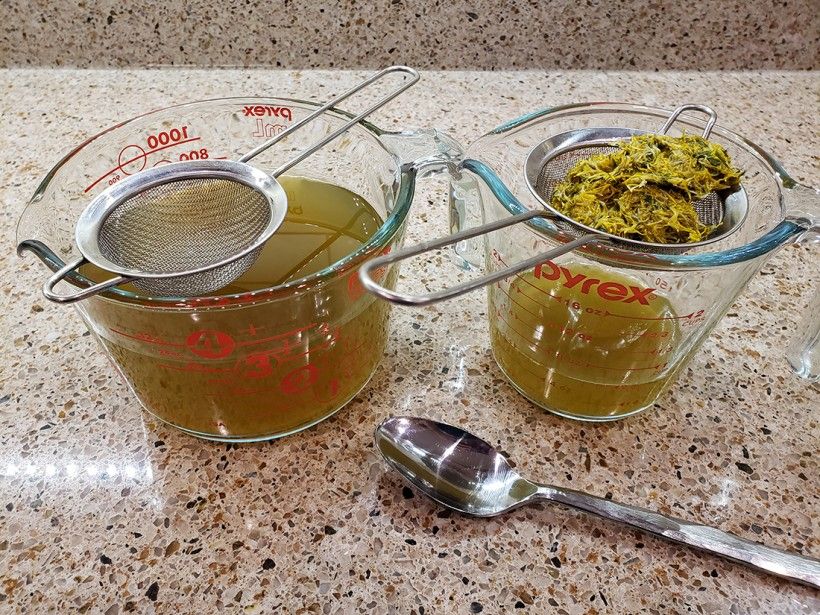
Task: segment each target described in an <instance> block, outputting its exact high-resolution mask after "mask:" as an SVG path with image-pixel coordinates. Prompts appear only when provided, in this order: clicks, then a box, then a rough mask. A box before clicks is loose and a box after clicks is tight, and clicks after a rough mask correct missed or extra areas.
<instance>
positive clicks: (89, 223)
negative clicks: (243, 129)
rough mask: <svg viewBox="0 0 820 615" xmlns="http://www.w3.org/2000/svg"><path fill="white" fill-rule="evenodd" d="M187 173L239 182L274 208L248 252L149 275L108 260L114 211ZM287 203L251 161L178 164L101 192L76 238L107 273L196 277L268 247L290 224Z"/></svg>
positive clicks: (280, 190)
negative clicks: (107, 230)
mask: <svg viewBox="0 0 820 615" xmlns="http://www.w3.org/2000/svg"><path fill="white" fill-rule="evenodd" d="M182 174H184V176H185V178H186V179H194V178H197V179H224V180H228V181H235V182H238V183H241V184H244V185H246V186H248V187H249V188H252V189H254V190H257V191H258V192H260V193H262V194H263V195H264V196H265V197H266V198H267V200H268V203H269V205H270V212H271V216H270V220H269V221H268V224H267V226H266V227H265V228H264V229H263V230H262V232H260V233H259V235H258V237H257V238H256V239H255V240H254V241H253V242H252V243H251V244H249V245H248V246H247V247H245V248H244V249H243V250H242V251H240V252H236V253H234V254H232V255H231V256H229V257H226V258H224V259H221V260H219V261H215V262H212V263H208V264H206V265H203V266H201V267H197V268H195V269H187V270H185V271H181V272H177V271H172V272H164V273H156V272H147V271H143V270H139V269H132V268H129V267H123V266H121V265H119V264H117V263H114V262H112V261H111V260H109V259H108V258H106V257H105V256H104V255H103V254H102V252H101V251H100V248H99V242H98V239H99V236H100V228H101V227H102V225H103V224H104V223H105V220H106V218H107V216H108V215H109V214H110V213H111V212H112V211H113V209H114V208H115V207H117V206H118V205H119V204H120V203H121V202H122V201H123V200H124V199H126V198H128V197H130V196H133V195H134V194H135V193H137V192H141V191H143V190H147V189H149V188H154V187H156V186H160V185H162V184H167V183H170V182H173V181H178V180H179V178H180V177H181V176H182ZM287 202H288V199H287V194H286V193H285V190H284V188H282V186H281V184H279V182H278V181H276V179H274V178H273V177H271V176H270V175H268V174H267V173H265V172H264V171H262V170H260V169H257V168H255V167H252V166H250V165H249V164H247V163H241V162H236V161H232V160H194V161H186V162H174V163H170V164H164V165H162V166H159V167H154V168H153V169H148V170H145V171H141V172H140V173H138V174H136V175H132V176H130V177H128V178H126V179H124V180H122V181H120V182H117V183H116V184H114V185H113V186H111V187H110V188H108V189H107V190H105V191H103V192H102V193H100V194H99V195H98V196H97V197H96V198H95V199H94V200H93V201H91V203H89V204H88V206H87V207H86V208H85V209H84V210H83V212H82V214H80V217H79V218H78V219H77V225H76V228H75V234H74V240H75V242H76V244H77V248H78V249H79V251H80V253H81V254H82V255H83V256H84V257H85V258H86V259H88V261H89V262H91V263H93V264H94V265H96V266H97V267H100V268H101V269H105V270H107V271H111V272H112V273H116V274H118V275H121V276H126V277H132V278H150V279H160V278H175V277H180V276H185V275H193V274H197V273H203V272H206V271H210V270H212V269H216V268H218V267H222V266H224V265H228V264H230V263H232V262H234V261H236V260H239V259H240V258H242V257H243V256H247V255H248V254H250V253H251V252H253V251H254V250H257V249H259V248H260V247H262V245H263V244H264V243H265V242H266V241H267V240H268V239H270V237H271V236H272V235H273V233H275V232H276V230H277V229H278V228H279V227H280V226H281V224H282V222H283V221H284V220H285V215H286V214H287V210H288V205H287Z"/></svg>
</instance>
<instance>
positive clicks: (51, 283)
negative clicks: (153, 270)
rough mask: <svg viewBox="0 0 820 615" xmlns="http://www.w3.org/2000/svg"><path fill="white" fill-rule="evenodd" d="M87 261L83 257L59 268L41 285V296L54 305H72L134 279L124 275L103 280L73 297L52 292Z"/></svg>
mask: <svg viewBox="0 0 820 615" xmlns="http://www.w3.org/2000/svg"><path fill="white" fill-rule="evenodd" d="M87 263H88V260H87V259H86V258H85V257H81V258H78V259H77V260H74V261H71V262H69V263H68V264H66V265H65V266H63V267H61V268H60V269H58V270H57V271H55V272H54V274H53V275H52V276H51V277H50V278H49V279H48V280H47V281H46V283H45V284H44V285H43V295H45V297H46V299H48V300H49V301H54V302H55V303H74V302H75V301H80V300H82V299H87V298H88V297H91V296H93V295H96V294H97V293H100V292H102V291H104V290H107V289H109V288H111V287H113V286H117V285H119V284H126V283H128V282H131V281H133V280H134V279H135V278H133V277H128V276H124V275H118V276H115V277H113V278H111V279H110V280H105V281H103V282H99V283H97V284H94V285H92V286H89V287H88V288H84V289H82V290H80V291H78V292H76V293H74V294H73V295H61V294H59V293H56V292H54V287H55V286H57V284H59V283H60V282H61V281H62V280H63V279H64V278H65V277H66V276H68V275H69V274H70V273H73V272H74V271H75V270H76V269H78V268H80V267H82V266H83V265H85V264H87Z"/></svg>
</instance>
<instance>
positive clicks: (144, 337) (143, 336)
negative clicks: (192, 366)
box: [110, 329, 185, 347]
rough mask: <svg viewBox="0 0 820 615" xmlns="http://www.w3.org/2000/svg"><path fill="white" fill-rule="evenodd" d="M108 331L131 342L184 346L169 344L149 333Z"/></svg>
mask: <svg viewBox="0 0 820 615" xmlns="http://www.w3.org/2000/svg"><path fill="white" fill-rule="evenodd" d="M110 331H111V332H112V333H116V334H117V335H122V336H123V337H128V338H130V339H132V340H138V341H140V342H148V343H149V344H157V345H159V346H178V347H182V346H185V344H175V343H174V342H169V341H168V340H164V339H162V338H161V337H158V336H156V335H151V334H150V333H126V332H125V331H120V330H119V329H110Z"/></svg>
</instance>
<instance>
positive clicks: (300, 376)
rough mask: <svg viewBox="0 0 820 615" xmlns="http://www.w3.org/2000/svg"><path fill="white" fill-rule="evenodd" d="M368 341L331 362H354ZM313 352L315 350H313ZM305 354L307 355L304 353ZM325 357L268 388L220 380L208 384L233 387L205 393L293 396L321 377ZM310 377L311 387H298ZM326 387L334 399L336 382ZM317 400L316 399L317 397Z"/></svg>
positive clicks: (335, 357) (305, 389)
mask: <svg viewBox="0 0 820 615" xmlns="http://www.w3.org/2000/svg"><path fill="white" fill-rule="evenodd" d="M367 343H368V341H367V340H365V341H363V342H362V343H361V344H359V345H358V346H356V347H354V348H351V349H349V350H346V351H345V352H343V353H341V354H340V355H337V356H334V357H333V361H334V364H336V365H343V361H344V359H352V360H355V359H356V357H357V356H359V355H358V353H359V351H360V350H361V349H362V348H363V347H364V346H365V345H367ZM314 350H315V349H314ZM305 354H307V353H305ZM326 358H327V356H326V355H321V356H320V357H319V361H318V362H317V363H306V364H303V365H301V366H298V367H295V368H294V369H293V370H291V371H290V372H288V373H287V374H285V375H284V376H283V377H282V380H281V381H280V382H279V383H277V384H273V385H270V386H263V387H252V386H238V385H237V382H236V379H235V378H231V379H222V380H209V381H208V382H209V383H212V384H230V385H233V386H229V387H226V388H224V389H222V390H217V391H212V392H208V393H206V395H207V396H208V397H247V396H249V395H259V394H262V393H275V392H282V393H285V394H287V395H295V394H297V393H302V392H305V391H307V390H310V388H311V387H312V386H313V384H316V382H317V381H318V379H319V377H321V374H322V371H321V369H320V368H321V367H322V364H323V363H324V360H326ZM340 373H341V375H342V376H347V377H349V376H350V373H349V372H348V373H345V372H344V370H342V371H341V372H340ZM308 376H310V377H311V379H312V380H311V385H310V386H303V387H301V388H300V387H299V385H300V383H301V384H304V383H305V382H306V380H307V377H308ZM328 386H331V387H335V388H336V392H335V393H334V394H333V397H335V395H336V393H338V381H337V379H334V380H332V381H330V382H329V383H328ZM314 397H316V392H315V391H314ZM333 397H330V398H326V399H324V400H322V401H328V400H330V399H333ZM317 399H318V397H317Z"/></svg>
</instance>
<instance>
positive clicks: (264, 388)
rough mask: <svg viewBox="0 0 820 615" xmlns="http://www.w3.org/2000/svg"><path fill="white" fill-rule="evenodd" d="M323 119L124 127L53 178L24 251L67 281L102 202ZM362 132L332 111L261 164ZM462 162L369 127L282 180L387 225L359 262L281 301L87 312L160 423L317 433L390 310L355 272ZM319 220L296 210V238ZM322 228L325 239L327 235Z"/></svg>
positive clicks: (307, 279) (102, 306)
mask: <svg viewBox="0 0 820 615" xmlns="http://www.w3.org/2000/svg"><path fill="white" fill-rule="evenodd" d="M317 108H318V105H316V104H314V103H309V102H304V101H298V100H291V99H277V98H264V99H260V98H229V99H218V100H211V101H204V102H196V103H191V104H184V105H179V106H174V107H169V108H166V109H160V110H157V111H153V112H151V113H148V114H145V115H142V116H139V117H136V118H134V119H131V120H128V121H126V122H123V123H122V124H119V125H117V126H114V127H112V128H110V129H109V130H106V131H104V132H102V133H100V134H98V135H96V136H94V137H92V138H90V139H89V140H87V141H86V142H85V143H83V144H81V145H80V146H79V147H77V148H76V149H75V150H74V151H72V152H71V153H70V154H69V155H67V156H66V157H65V158H64V159H63V160H62V161H60V162H59V163H58V164H57V166H55V167H54V168H53V169H52V170H51V171H50V172H49V173H48V175H47V176H46V177H45V179H44V180H43V181H42V183H41V184H40V186H39V187H38V188H37V190H36V193H35V195H34V197H33V198H32V199H31V202H30V203H29V205H28V207H27V208H26V210H25V211H24V213H23V215H22V217H21V219H20V221H19V224H18V228H17V239H18V243H19V248H20V250H21V251H31V252H34V253H35V254H36V255H37V256H38V257H39V258H40V259H41V260H42V261H43V262H44V263H46V264H47V265H48V267H49V268H50V269H51V270H52V271H56V270H58V269H59V268H61V267H62V266H63V265H64V264H65V263H66V262H69V261H70V260H72V259H74V258H76V257H77V256H78V253H77V249H76V246H75V244H74V238H73V233H74V225H75V222H76V218H77V216H78V215H79V213H80V212H81V211H82V210H83V208H84V207H85V206H86V204H87V203H88V202H89V201H90V200H91V199H92V198H93V197H94V196H95V195H96V194H97V193H98V192H100V191H101V190H103V189H104V188H106V187H108V186H109V185H112V184H113V183H116V182H118V181H121V180H122V179H123V178H124V177H127V176H129V175H132V174H133V173H136V172H139V171H141V170H142V169H145V168H150V167H153V166H156V165H160V164H164V163H167V162H172V161H178V160H198V159H205V158H210V159H213V158H217V159H223V158H224V159H236V158H237V157H238V156H239V155H241V154H242V153H243V152H247V151H250V150H251V149H252V148H253V147H255V146H256V145H258V144H259V143H261V142H263V141H266V140H267V139H269V138H270V137H271V136H273V135H275V134H278V133H279V132H281V131H283V130H285V128H286V127H287V126H289V125H290V124H291V123H295V122H297V121H299V120H300V119H301V118H304V117H306V116H307V115H309V114H310V113H311V112H313V111H315V110H316V109H317ZM350 117H352V115H351V114H347V113H344V112H341V111H328V112H326V113H324V114H322V115H321V116H320V117H319V118H318V119H317V120H315V121H314V122H312V123H311V124H310V125H309V127H305V128H304V129H303V130H300V131H299V132H297V133H294V134H293V135H292V136H290V137H288V138H286V139H285V140H283V141H282V142H280V143H279V144H278V145H277V147H276V148H272V149H271V150H268V151H266V152H265V153H264V154H260V155H259V156H258V157H257V158H256V159H255V160H254V164H255V165H256V166H258V167H259V168H261V169H273V168H277V166H278V165H279V164H281V163H282V162H284V161H287V160H290V159H292V158H294V156H295V155H298V153H299V152H300V151H302V150H304V149H305V148H306V147H308V146H309V145H310V144H312V143H315V142H317V141H318V140H320V139H321V138H323V137H324V136H326V135H328V134H330V133H331V132H333V131H334V130H336V129H337V128H339V127H341V126H342V125H343V124H344V123H345V122H346V121H348V120H349V119H350ZM459 153H460V152H459V151H458V150H457V148H456V147H455V145H454V144H453V143H452V142H451V141H450V140H449V139H447V138H446V137H443V136H441V135H439V133H436V132H435V131H420V132H417V133H385V132H383V131H381V130H380V129H378V128H377V127H375V126H373V125H372V124H366V123H362V124H359V125H356V126H354V127H353V128H351V129H350V130H349V131H348V132H347V133H346V134H345V135H343V136H342V137H341V138H339V139H338V140H337V141H335V142H334V143H333V144H331V145H329V146H326V147H325V148H323V149H321V150H319V151H318V152H316V153H314V154H313V155H312V156H311V157H309V158H307V159H305V160H303V161H302V162H300V163H299V164H298V165H296V166H295V167H293V168H292V169H291V170H290V171H289V173H288V174H287V175H285V176H283V177H282V183H283V185H284V186H285V188H286V190H287V189H288V187H289V186H293V185H295V184H298V183H299V182H305V181H310V180H319V181H323V182H327V183H328V184H333V185H335V186H339V187H341V188H344V189H346V190H348V191H350V192H352V193H354V194H355V195H357V197H358V198H361V199H362V200H363V201H365V202H366V203H367V204H369V205H370V206H371V207H372V208H373V210H375V212H376V213H377V214H378V216H379V218H381V220H382V221H383V223H382V224H381V226H380V227H378V229H377V230H376V231H375V232H374V233H373V234H372V235H370V236H369V238H367V239H366V241H364V242H363V243H362V245H360V247H358V248H357V249H355V250H354V251H352V252H350V253H347V254H343V255H341V257H340V258H339V259H338V260H335V261H332V260H329V261H328V262H322V263H321V264H320V266H319V268H318V270H315V271H313V272H312V273H310V274H309V275H306V276H304V277H300V278H298V279H291V280H290V281H288V282H287V283H285V284H282V285H279V286H275V287H272V288H265V287H262V288H259V289H258V290H252V291H250V292H244V293H236V294H231V295H223V296H207V297H196V298H190V297H169V298H150V297H147V296H143V295H140V294H139V292H138V291H137V290H136V289H129V288H127V287H124V288H122V289H120V288H112V289H110V290H108V291H106V292H105V294H103V295H99V296H95V297H92V298H90V299H88V300H86V301H84V302H82V303H79V304H77V305H76V308H77V310H78V311H79V313H80V315H81V316H82V318H83V320H84V321H85V323H86V325H87V326H88V328H89V330H90V331H91V332H92V334H93V335H94V336H95V337H96V338H97V339H98V340H99V342H100V343H101V345H102V347H103V349H104V350H105V352H106V354H107V355H108V357H109V358H110V359H111V360H112V362H113V364H114V365H115V367H116V368H117V370H118V371H119V372H120V374H121V375H122V376H123V378H124V379H125V381H126V383H127V384H128V386H129V387H130V389H131V390H132V391H133V393H134V395H135V396H136V397H137V399H139V401H140V402H141V404H142V405H143V406H144V407H145V408H146V409H147V410H148V411H149V412H151V413H152V414H154V415H156V416H157V417H159V418H160V419H162V420H164V421H166V422H168V423H170V424H172V425H174V426H176V427H178V428H179V429H181V430H183V431H185V432H188V433H191V434H193V435H197V436H200V437H204V438H211V439H217V440H226V441H242V440H260V439H267V438H272V437H277V436H282V435H285V434H288V433H292V432H294V431H298V430H300V429H304V428H305V427H308V426H310V425H312V424H315V423H316V422H318V421H320V420H322V419H324V418H326V417H328V416H329V415H331V414H332V413H333V412H335V411H336V410H338V409H339V408H341V407H342V406H343V405H345V404H346V403H347V402H348V401H349V400H350V399H352V398H353V397H354V396H355V395H356V393H357V392H358V391H359V390H360V389H361V388H362V387H363V386H364V385H365V384H366V383H367V381H368V379H369V378H370V377H371V375H372V374H373V372H374V370H375V368H376V366H377V364H378V362H379V360H380V358H381V356H382V354H383V350H384V347H385V344H386V341H387V333H388V311H389V310H388V307H387V305H386V304H384V303H382V302H379V301H376V300H375V299H374V298H373V297H372V296H370V295H368V294H367V293H365V292H364V290H363V288H362V287H361V285H360V283H359V280H358V277H357V276H356V275H355V272H356V270H357V268H358V266H359V265H360V264H361V262H363V261H364V260H365V259H367V258H370V257H372V256H374V255H376V254H378V253H384V252H387V251H390V250H391V249H393V248H394V247H395V246H397V245H400V244H401V242H402V235H403V229H404V225H405V221H406V217H407V214H408V210H409V207H410V203H411V201H412V197H413V192H414V184H415V179H416V175H417V171H418V169H419V167H427V166H435V165H436V164H444V162H445V161H447V160H449V159H450V158H452V157H457V156H458V155H459ZM328 210H329V211H332V208H325V212H327V211H328ZM314 214H315V212H314V211H312V210H309V209H308V208H307V207H306V206H305V207H303V204H300V201H299V200H298V199H296V200H293V201H292V202H289V208H288V214H287V217H286V222H285V224H287V223H288V221H289V220H290V221H292V222H297V221H301V222H305V221H306V220H308V219H310V218H311V217H312V216H313V215H314ZM311 223H314V224H316V225H317V228H319V226H320V225H321V224H322V223H323V221H322V220H313V221H312V222H311ZM352 223H353V224H354V225H355V223H356V222H355V221H352ZM336 226H339V225H336ZM317 232H318V231H317ZM317 236H321V234H319V235H317ZM320 247H321V246H318V247H317V253H318V250H319V248H320ZM282 258H287V254H283V255H282ZM314 268H315V267H314ZM85 273H86V274H87V275H88V276H89V277H93V275H92V274H91V273H88V272H85ZM396 276H397V270H396V269H395V268H392V267H391V268H386V269H385V270H384V271H382V272H380V274H379V277H380V279H381V280H382V281H383V283H384V284H386V285H387V286H392V285H393V283H394V281H395V278H396ZM89 277H85V276H84V275H82V274H73V276H72V277H71V278H70V282H71V283H72V284H74V285H75V286H76V287H78V288H87V287H89V285H90V284H91V283H92V282H98V281H100V280H98V279H96V278H95V279H93V280H91V279H89Z"/></svg>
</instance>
